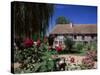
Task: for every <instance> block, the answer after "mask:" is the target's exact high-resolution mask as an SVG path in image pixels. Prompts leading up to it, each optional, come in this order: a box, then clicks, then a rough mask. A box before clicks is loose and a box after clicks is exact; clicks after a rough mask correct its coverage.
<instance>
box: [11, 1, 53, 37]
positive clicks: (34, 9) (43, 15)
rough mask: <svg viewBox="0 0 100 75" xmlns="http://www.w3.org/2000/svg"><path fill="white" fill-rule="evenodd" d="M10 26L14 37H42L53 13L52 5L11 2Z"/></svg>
mask: <svg viewBox="0 0 100 75" xmlns="http://www.w3.org/2000/svg"><path fill="white" fill-rule="evenodd" d="M11 10H12V26H13V29H14V30H13V32H14V35H15V36H16V35H17V36H29V37H32V34H37V35H39V36H40V35H44V34H45V33H46V29H47V28H48V21H49V19H50V17H51V16H52V13H53V5H52V4H46V3H31V2H12V9H11Z"/></svg>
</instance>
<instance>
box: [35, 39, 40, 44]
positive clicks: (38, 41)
mask: <svg viewBox="0 0 100 75" xmlns="http://www.w3.org/2000/svg"><path fill="white" fill-rule="evenodd" d="M36 43H37V46H40V39H39V38H38V39H37V42H36Z"/></svg>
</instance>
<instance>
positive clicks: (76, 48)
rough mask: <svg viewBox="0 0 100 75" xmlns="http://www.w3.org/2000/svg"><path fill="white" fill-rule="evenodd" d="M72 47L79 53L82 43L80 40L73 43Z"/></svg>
mask: <svg viewBox="0 0 100 75" xmlns="http://www.w3.org/2000/svg"><path fill="white" fill-rule="evenodd" d="M73 48H74V50H75V52H77V53H81V52H82V50H83V48H84V44H83V43H82V42H77V43H75V44H74V45H73Z"/></svg>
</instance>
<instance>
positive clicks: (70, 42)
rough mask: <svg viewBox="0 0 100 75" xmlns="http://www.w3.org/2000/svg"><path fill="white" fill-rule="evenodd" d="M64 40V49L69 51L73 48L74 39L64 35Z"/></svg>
mask: <svg viewBox="0 0 100 75" xmlns="http://www.w3.org/2000/svg"><path fill="white" fill-rule="evenodd" d="M64 42H65V46H66V48H65V49H66V50H67V51H68V52H71V51H72V49H73V45H74V41H73V40H72V39H71V38H68V37H66V38H65V41H64Z"/></svg>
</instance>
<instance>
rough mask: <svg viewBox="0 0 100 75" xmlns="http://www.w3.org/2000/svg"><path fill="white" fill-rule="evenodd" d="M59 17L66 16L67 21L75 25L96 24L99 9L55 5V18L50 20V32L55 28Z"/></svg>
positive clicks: (94, 7)
mask: <svg viewBox="0 0 100 75" xmlns="http://www.w3.org/2000/svg"><path fill="white" fill-rule="evenodd" d="M58 16H64V17H65V18H66V19H69V20H70V21H71V22H72V23H73V24H96V23H97V7H96V6H82V5H64V4H55V5H54V12H53V16H52V17H51V19H50V20H49V32H50V31H51V30H52V29H53V27H54V26H55V20H56V19H57V17H58Z"/></svg>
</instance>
